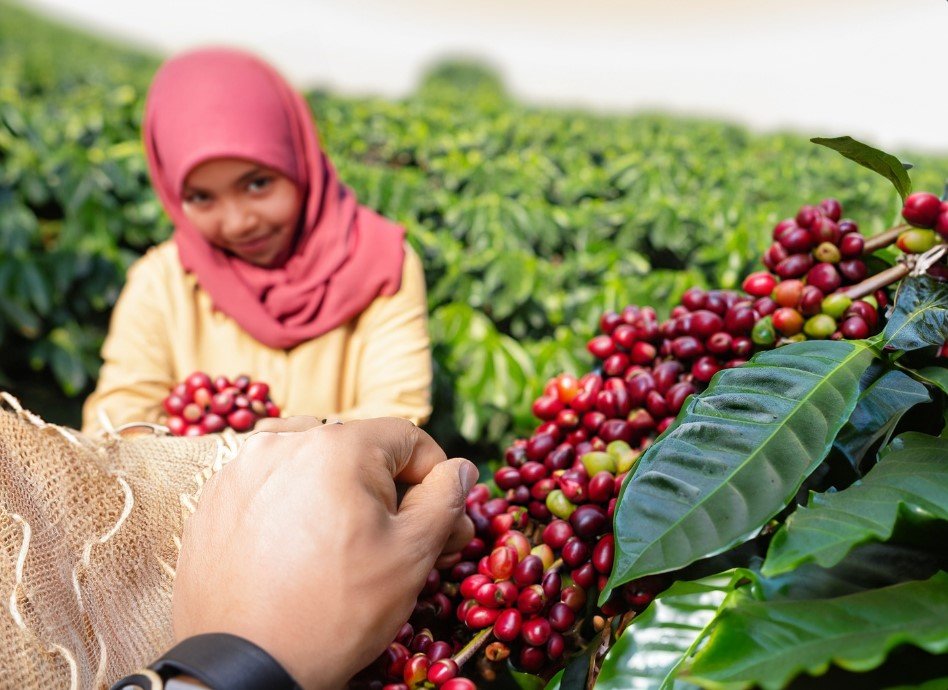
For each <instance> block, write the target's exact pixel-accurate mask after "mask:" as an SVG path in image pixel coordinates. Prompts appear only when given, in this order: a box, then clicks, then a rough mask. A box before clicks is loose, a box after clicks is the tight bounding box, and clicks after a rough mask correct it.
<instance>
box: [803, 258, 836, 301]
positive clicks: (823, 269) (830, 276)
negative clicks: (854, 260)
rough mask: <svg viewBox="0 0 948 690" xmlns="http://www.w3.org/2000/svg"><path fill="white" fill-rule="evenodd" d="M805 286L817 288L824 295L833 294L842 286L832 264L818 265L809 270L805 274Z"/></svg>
mask: <svg viewBox="0 0 948 690" xmlns="http://www.w3.org/2000/svg"><path fill="white" fill-rule="evenodd" d="M806 282H807V285H812V286H813V287H816V288H819V289H820V290H821V291H822V292H823V294H824V295H828V294H829V293H831V292H835V291H836V290H837V288H839V286H840V285H841V284H842V279H841V278H840V277H839V273H838V272H837V271H836V267H835V266H833V265H832V264H826V263H820V264H817V265H816V266H814V267H813V268H811V269H810V270H809V271H808V272H807V274H806Z"/></svg>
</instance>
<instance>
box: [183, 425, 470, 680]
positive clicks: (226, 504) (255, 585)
mask: <svg viewBox="0 0 948 690" xmlns="http://www.w3.org/2000/svg"><path fill="white" fill-rule="evenodd" d="M258 428H260V427H258ZM263 428H264V429H266V430H265V431H263V432H261V433H256V434H254V435H253V436H251V437H250V438H249V439H247V441H246V442H245V443H244V446H243V448H242V449H241V452H240V454H239V456H238V457H237V458H235V459H234V460H233V461H231V462H230V463H228V464H227V465H226V466H224V468H223V469H222V470H221V471H220V472H219V473H218V474H217V475H215V476H214V477H213V478H211V480H210V481H209V482H208V483H207V485H206V486H205V487H204V490H203V492H202V495H201V499H200V501H199V504H198V507H197V510H196V512H195V514H194V515H193V516H192V517H191V518H189V519H188V521H187V523H186V524H185V530H184V537H183V543H182V548H181V555H180V557H179V558H178V569H177V577H176V579H175V585H174V597H173V622H174V633H175V637H176V639H178V640H180V639H184V638H186V637H190V636H192V635H196V634H199V633H205V632H229V633H232V634H235V635H240V636H241V637H244V638H246V639H248V640H250V641H252V642H254V643H256V644H257V645H259V646H260V647H262V648H264V649H265V650H267V651H268V652H269V653H270V654H271V655H273V656H274V657H275V658H276V659H277V660H278V661H279V662H280V663H281V664H283V666H284V667H285V668H286V669H287V671H288V672H289V673H290V674H291V675H293V677H294V678H295V679H296V680H297V682H298V683H300V684H301V685H302V686H303V687H304V688H339V687H342V686H343V685H344V684H345V682H346V681H347V680H348V679H349V678H350V677H351V676H352V675H353V674H355V673H356V672H357V671H358V670H360V669H361V668H362V667H364V666H365V665H366V664H368V663H369V662H371V661H372V660H373V659H374V658H375V657H376V656H377V655H378V654H380V653H381V652H382V651H383V650H384V649H385V647H386V646H387V645H388V644H389V643H390V642H391V641H392V639H393V638H394V637H395V634H396V632H397V631H398V628H399V627H400V626H401V625H402V624H403V623H404V622H405V621H406V620H408V617H409V616H410V614H411V611H412V608H413V606H414V603H415V599H416V597H417V595H418V593H419V592H420V591H421V589H422V587H423V586H424V582H425V578H426V577H427V575H428V572H429V571H430V570H431V568H432V565H433V564H434V563H435V561H436V559H438V558H439V556H441V555H442V554H451V553H453V552H457V551H459V550H460V549H461V548H463V547H464V545H465V544H466V543H467V542H468V541H470V539H471V537H472V536H473V533H474V530H473V526H472V525H471V522H470V520H469V519H468V518H467V516H466V515H465V512H464V499H465V497H466V495H467V492H468V491H469V490H470V487H471V486H473V485H474V482H475V481H476V480H477V468H476V467H475V466H474V465H473V464H471V463H470V462H468V461H467V460H462V459H454V460H448V459H447V458H446V457H445V454H444V452H443V451H442V450H441V449H440V448H439V447H438V445H437V444H436V443H435V442H434V440H432V438H431V437H430V436H428V434H426V433H425V432H423V431H421V430H420V429H418V428H417V427H415V426H414V425H413V424H411V423H410V422H407V421H404V420H398V419H377V420H370V421H355V422H347V423H346V424H344V425H341V424H329V425H326V426H321V425H318V422H316V421H315V420H312V419H308V418H291V419H289V420H281V421H270V422H268V424H266V425H264V427H263ZM396 479H397V480H398V482H400V483H402V482H404V483H406V484H408V485H409V489H408V491H407V492H406V493H405V495H404V497H403V499H402V501H401V504H400V505H399V504H398V502H397V500H398V499H397V494H396V484H395V480H396Z"/></svg>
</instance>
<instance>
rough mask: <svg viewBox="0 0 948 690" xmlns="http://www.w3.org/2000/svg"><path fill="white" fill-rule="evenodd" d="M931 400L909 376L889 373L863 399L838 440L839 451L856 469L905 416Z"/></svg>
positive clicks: (926, 390)
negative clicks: (869, 451) (877, 443)
mask: <svg viewBox="0 0 948 690" xmlns="http://www.w3.org/2000/svg"><path fill="white" fill-rule="evenodd" d="M870 371H871V368H870ZM867 373H868V372H867ZM929 400H931V397H930V396H929V395H928V389H927V388H925V386H924V385H922V384H921V383H919V382H918V381H916V380H915V379H913V378H912V377H911V376H909V375H908V374H904V373H902V372H901V371H895V370H893V371H887V372H885V373H884V374H882V376H880V377H879V378H877V379H876V380H875V381H874V382H872V383H871V384H870V385H868V386H867V387H866V388H865V389H864V390H863V392H862V394H861V395H860V396H859V402H857V403H856V409H855V410H853V413H852V416H850V418H849V421H848V422H846V425H845V426H843V428H842V429H841V430H840V432H839V435H838V436H837V437H836V442H835V445H836V448H838V449H839V451H840V452H842V454H843V455H844V456H846V459H847V460H849V462H850V464H851V465H852V466H853V467H858V466H859V461H860V460H861V459H862V457H863V456H864V455H865V454H866V451H868V450H869V448H870V447H871V446H872V445H873V444H874V443H875V442H876V441H878V440H879V438H881V437H883V436H888V435H889V434H891V433H892V430H893V429H895V425H896V424H898V423H899V420H900V419H902V415H904V414H905V413H906V412H908V411H909V410H910V409H911V408H913V407H915V405H918V404H919V403H923V402H928V401H929ZM884 443H885V441H883V444H884Z"/></svg>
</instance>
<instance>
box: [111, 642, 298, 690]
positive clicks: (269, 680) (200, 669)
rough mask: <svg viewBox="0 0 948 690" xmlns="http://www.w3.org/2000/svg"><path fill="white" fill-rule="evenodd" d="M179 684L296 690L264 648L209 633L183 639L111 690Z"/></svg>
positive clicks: (219, 688) (151, 689)
mask: <svg viewBox="0 0 948 690" xmlns="http://www.w3.org/2000/svg"><path fill="white" fill-rule="evenodd" d="M172 679H174V680H175V681H181V682H180V683H174V684H172V686H171V687H174V685H177V686H178V687H182V685H183V686H184V687H206V688H211V690H225V689H227V690H264V689H269V688H272V689H273V690H299V685H298V684H297V683H296V681H295V680H294V679H293V677H292V676H291V675H290V674H289V673H288V672H287V671H286V669H284V668H283V666H282V665H281V664H280V663H279V662H278V661H277V660H276V659H274V658H273V657H272V656H270V654H269V653H267V652H266V651H265V650H264V649H262V648H260V647H258V646H257V645H255V644H254V643H252V642H250V641H249V640H246V639H244V638H242V637H237V636H236V635H231V634H227V633H208V634H203V635H195V636H194V637H189V638H187V639H184V640H182V641H181V642H179V643H178V644H176V645H175V646H174V647H172V648H171V649H169V650H168V651H167V652H165V654H163V655H162V656H161V657H160V658H159V659H158V660H157V661H155V662H154V663H153V664H151V665H150V666H149V667H148V668H147V669H142V670H141V671H137V672H135V673H133V674H131V675H130V676H127V677H125V678H123V679H122V680H120V681H118V682H117V683H115V684H114V685H113V686H112V690H123V689H125V688H132V687H136V686H137V687H143V688H145V689H146V690H163V689H164V688H165V687H168V686H166V685H165V681H170V680H172Z"/></svg>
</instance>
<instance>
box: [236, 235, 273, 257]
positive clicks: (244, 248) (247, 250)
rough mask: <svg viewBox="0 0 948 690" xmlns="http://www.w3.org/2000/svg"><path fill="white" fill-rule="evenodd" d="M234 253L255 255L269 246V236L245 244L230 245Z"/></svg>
mask: <svg viewBox="0 0 948 690" xmlns="http://www.w3.org/2000/svg"><path fill="white" fill-rule="evenodd" d="M231 246H232V247H233V248H234V250H235V251H238V252H240V253H243V254H256V253H258V252H261V251H263V250H265V249H267V248H268V247H269V246H270V235H263V236H262V237H258V238H256V239H253V240H247V241H246V242H237V243H234V244H233V245H231Z"/></svg>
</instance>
